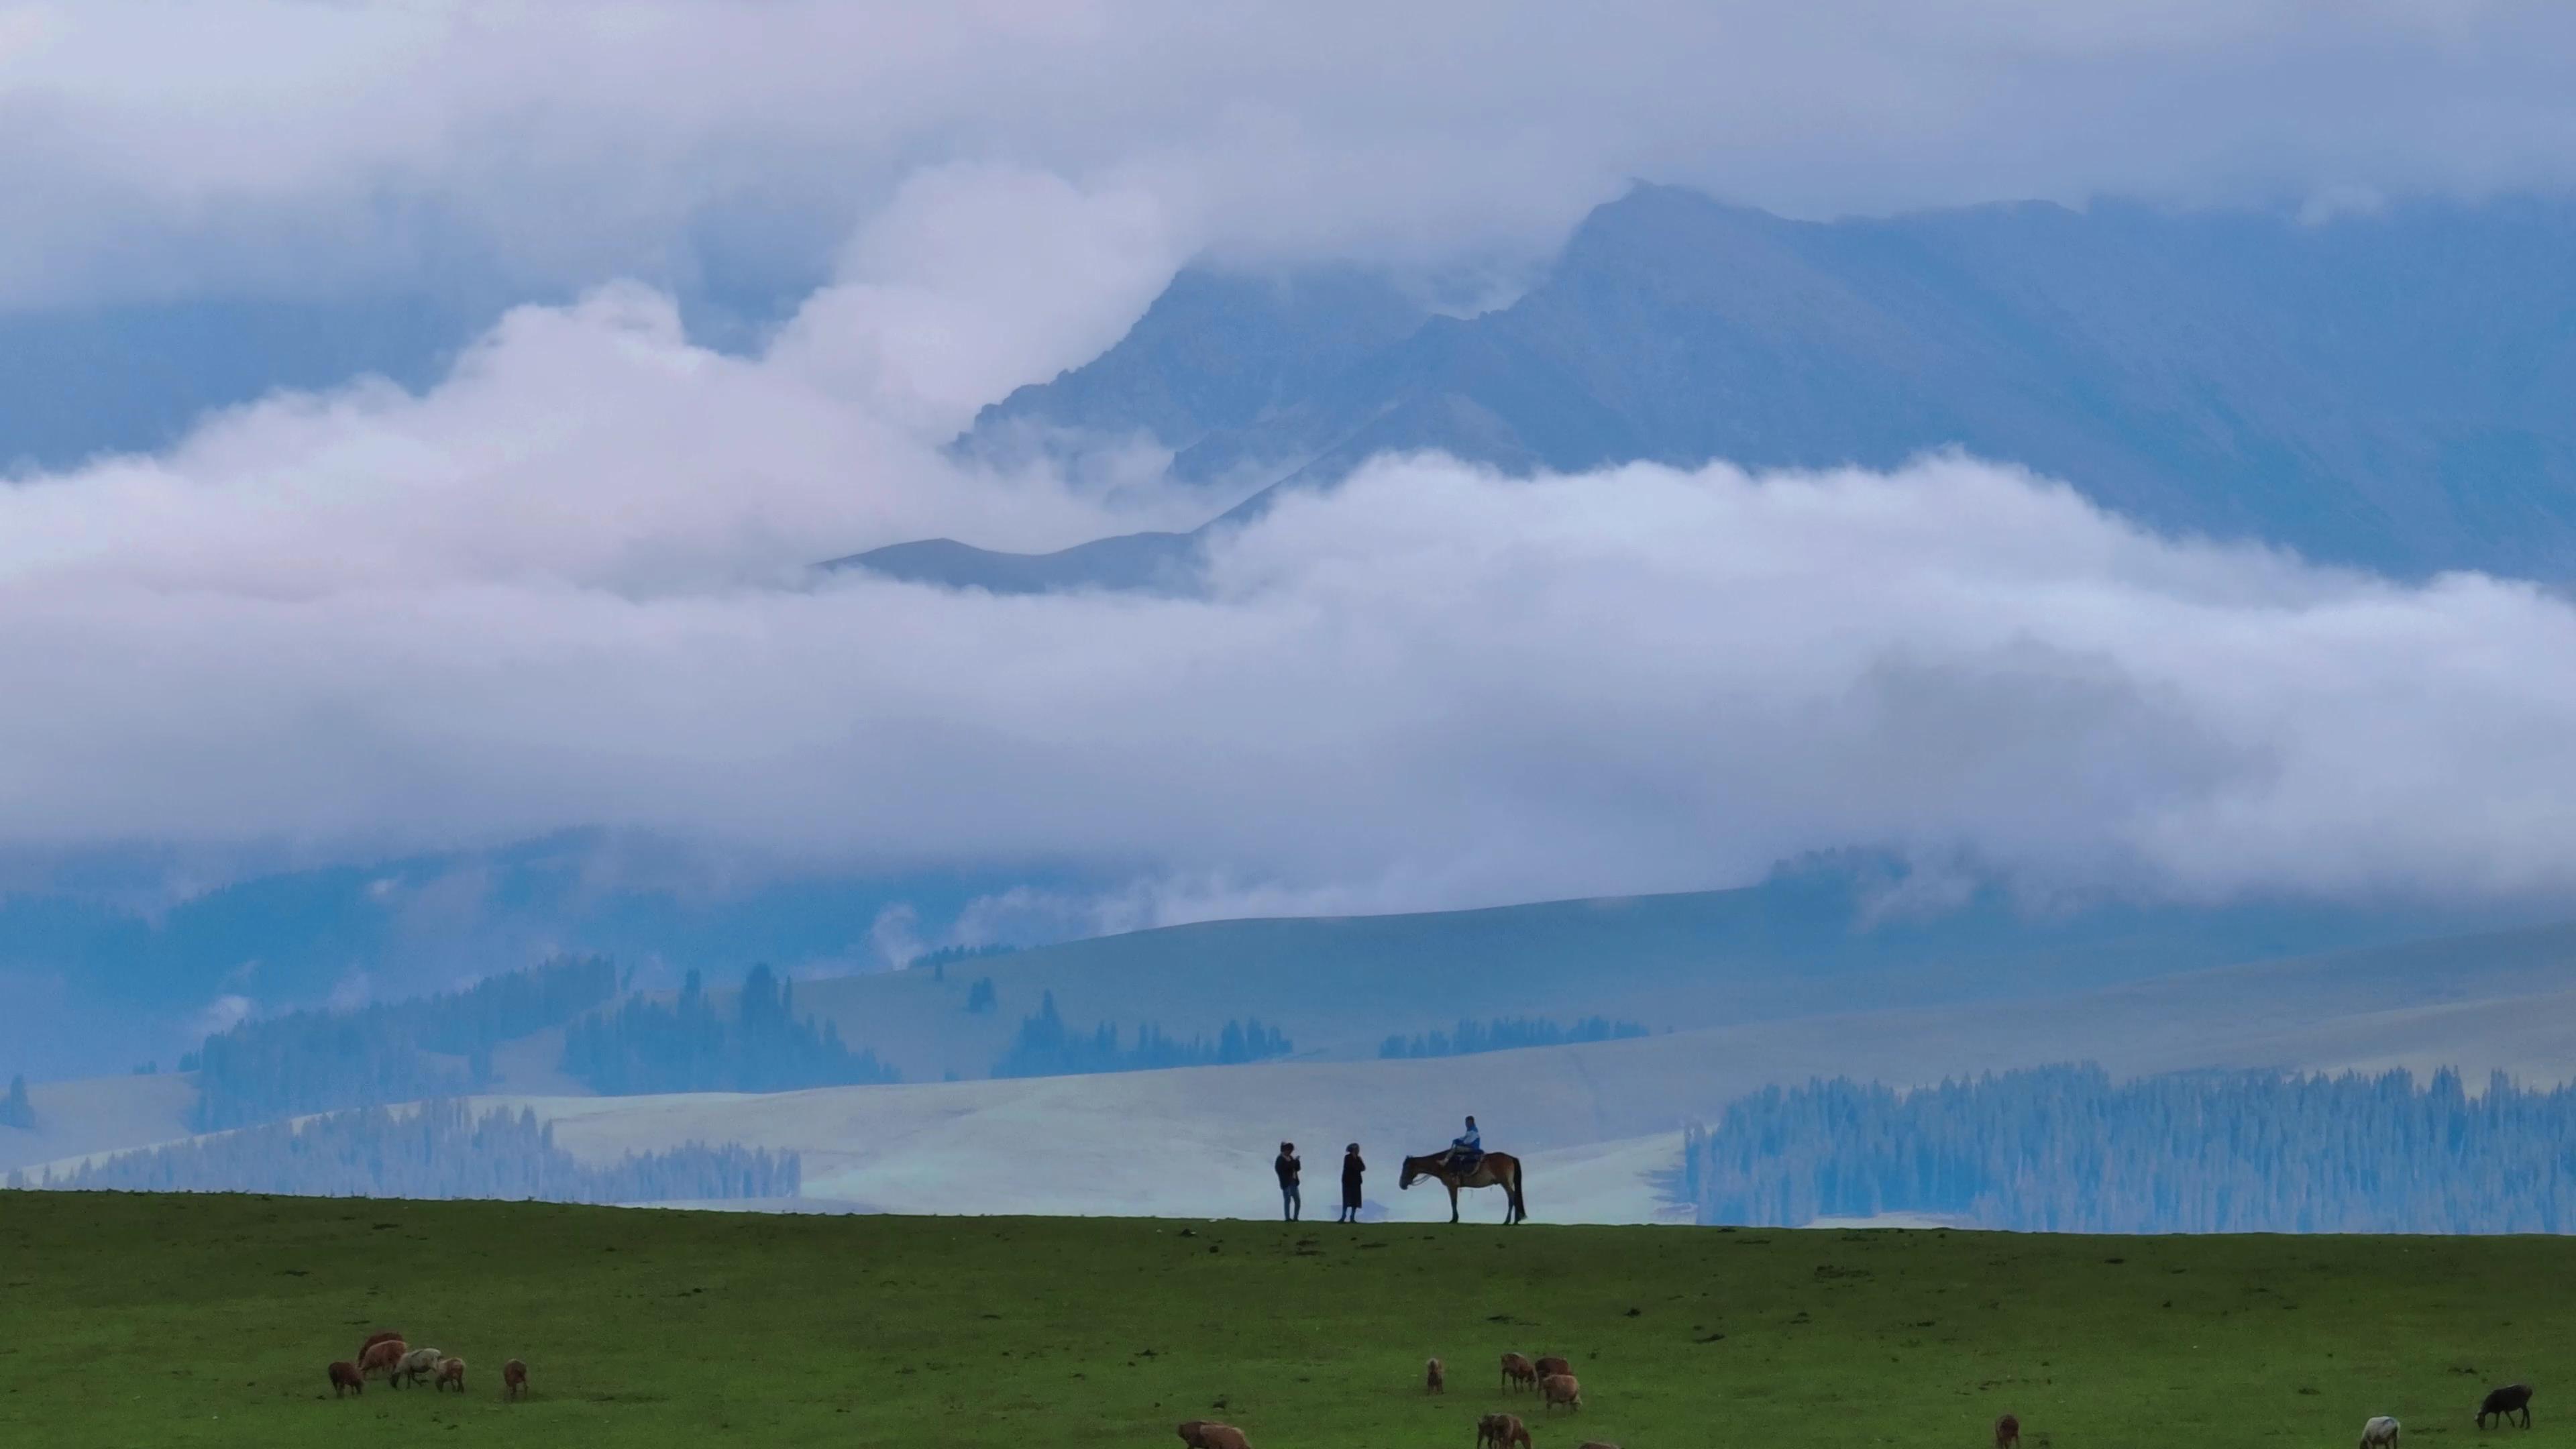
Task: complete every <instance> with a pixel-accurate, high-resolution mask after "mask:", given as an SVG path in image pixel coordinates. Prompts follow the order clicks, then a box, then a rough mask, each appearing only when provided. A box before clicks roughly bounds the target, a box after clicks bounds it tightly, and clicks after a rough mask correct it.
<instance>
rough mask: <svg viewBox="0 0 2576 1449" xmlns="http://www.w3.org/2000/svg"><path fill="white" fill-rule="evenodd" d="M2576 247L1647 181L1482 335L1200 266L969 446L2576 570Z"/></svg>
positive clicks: (907, 565)
mask: <svg viewBox="0 0 2576 1449" xmlns="http://www.w3.org/2000/svg"><path fill="white" fill-rule="evenodd" d="M2570 255H2576V204H2570V203H2568V202H2565V201H2558V200H2531V199H2524V200H2515V201H2506V202H2497V203H2493V204H2489V205H2483V206H2475V207H2471V206H2459V205H2435V204H2425V205H2418V206H2408V207H2401V208H2398V209H2395V210H2392V211H2387V212H2384V213H2375V214H2368V215H2348V216H2343V217H2339V218H2334V219H2329V220H2321V221H2311V220H2302V219H2300V218H2297V217H2294V216H2288V215H2270V214H2253V213H2227V212H2188V213H2184V212H2166V211H2160V210H2155V209H2150V208H2146V207H2140V206H2131V205H2121V204H2115V203H2103V204H2098V205H2095V206H2093V207H2091V208H2089V209H2087V210H2084V211H2081V212H2078V211H2071V210H2068V209H2066V208H2063V207H2059V206H2054V205H2044V204H2026V205H1998V206H1987V207H1977V208H1972V209H1966V210H1957V211H1943V212H1932V213H1924V214H1919V215H1911V216H1900V217H1894V218H1886V219H1856V220H1844V221H1834V222H1805V221H1791V220H1786V219H1783V218H1780V217H1776V216H1772V215H1768V214H1765V213H1763V212H1759V211H1753V210H1749V209H1746V208H1743V207H1737V206H1729V205H1726V204H1724V203H1722V202H1719V201H1716V200H1712V199H1710V198H1708V197H1705V196H1701V195H1698V194H1696V193H1693V192H1689V191H1683V190H1678V189H1674V188H1670V187H1659V186H1643V187H1639V188H1637V189H1636V190H1634V191H1632V192H1631V193H1629V194H1628V195H1627V196H1626V197H1624V198H1623V199H1621V200H1619V201H1616V202H1613V203H1611V204H1608V205H1605V206H1602V207H1601V208H1599V209H1598V210H1596V211H1594V212H1593V213H1592V214H1591V216H1590V217H1589V218H1587V219H1586V220H1585V221H1584V222H1583V224H1582V225H1581V226H1580V227H1579V228H1578V229H1577V230H1576V231H1575V233H1574V235H1573V237H1572V238H1571V239H1570V240H1569V241H1568V242H1567V244H1566V246H1565V248H1564V250H1563V252H1562V253H1561V254H1560V255H1559V256H1558V257H1557V258H1556V259H1555V261H1554V263H1553V264H1552V265H1551V266H1550V267H1548V268H1547V269H1546V270H1545V272H1544V273H1543V274H1542V275H1541V276H1539V277H1538V279H1537V280H1536V281H1535V282H1534V284H1532V285H1531V286H1530V287H1529V288H1528V289H1527V291H1526V292H1524V293H1523V294H1522V295H1520V296H1519V297H1518V298H1517V300H1514V301H1513V302H1511V303H1510V304H1509V305H1506V306H1502V307H1498V308H1495V309H1493V310H1490V311H1486V312H1483V313H1481V314H1478V315H1473V316H1456V315H1443V314H1436V313H1434V312H1433V310H1432V309H1431V307H1430V306H1429V305H1428V304H1427V303H1425V302H1423V301H1421V300H1419V299H1418V298H1416V297H1414V296H1412V295H1409V294H1408V293H1407V292H1406V291H1405V290H1404V289H1402V288H1400V287H1398V286H1396V285H1395V284H1393V283H1392V282H1389V281H1387V280H1384V279H1381V278H1375V277H1372V276H1370V275H1367V274H1364V273H1360V272H1356V271H1352V270H1347V269H1337V270H1318V271H1308V272H1301V273H1296V274H1293V275H1289V276H1285V277H1252V276H1242V275H1226V274H1220V273H1216V272H1210V271H1205V270H1197V271H1191V272H1187V273H1184V274H1183V275H1182V276H1181V277H1179V278H1178V279H1176V280H1175V281H1174V282H1173V283H1172V285H1171V287H1170V288H1169V289H1168V290H1167V291H1166V292H1165V293H1164V294H1163V295H1162V297H1161V298H1160V299H1158V300H1157V301H1156V302H1155V303H1154V305H1153V306H1152V307H1151V309H1149V310H1148V311H1147V312H1146V314H1145V315H1144V317H1143V318H1142V319H1140V320H1139V321H1138V322H1137V323H1136V324H1135V326H1134V328H1133V329H1132V330H1131V331H1130V332H1129V333H1128V334H1127V335H1126V337H1125V338H1124V339H1122V340H1121V341H1120V342H1119V343H1118V344H1117V345H1116V346H1114V347H1112V348H1110V349H1109V350H1108V351H1107V352H1106V353H1104V354H1102V355H1101V356H1100V357H1098V358H1097V359H1094V360H1093V361H1091V362H1089V363H1087V364H1084V365H1083V366H1081V367H1077V368H1074V369H1072V370H1070V371H1068V372H1065V373H1064V374H1062V375H1061V376H1059V377H1057V378H1056V379H1054V380H1053V381H1051V382H1048V383H1045V384H1041V385H1036V386H1030V387H1024V388H1021V389H1019V390H1018V391H1017V392H1014V393H1013V394H1011V395H1010V396H1009V397H1007V398H1005V399H1003V400H1002V401H1000V402H998V403H995V404H994V405H992V406H991V407H988V408H987V409H985V410H984V412H983V414H982V415H981V416H980V417H979V418H978V419H977V420H976V422H975V424H974V426H973V428H972V429H971V430H969V432H968V433H967V434H966V435H965V436H964V437H963V438H961V439H960V440H959V447H960V448H961V449H963V450H965V451H966V452H968V453H970V454H975V455H981V456H984V457H987V458H992V459H995V460H1003V461H1007V460H1010V459H1012V458H1015V457H1021V456H1025V455H1027V454H1028V453H1029V452H1030V451H1031V450H1040V451H1047V452H1052V453H1055V454H1058V455H1065V454H1075V453H1079V452H1081V451H1082V450H1084V449H1085V448H1096V447H1101V446H1115V445H1121V444H1133V443H1135V442H1137V441H1139V440H1143V441H1147V442H1150V444H1152V445H1153V446H1156V447H1159V448H1161V449H1165V450H1168V451H1169V453H1170V463H1169V472H1170V474H1171V475H1172V476H1173V477H1175V478H1177V479H1180V480H1184V481H1187V482H1191V483H1195V484H1199V485H1202V486H1204V487H1206V488H1207V489H1208V491H1209V494H1210V498H1211V509H1210V511H1211V514H1216V513H1218V512H1219V509H1220V507H1221V505H1222V504H1223V503H1227V502H1231V501H1232V500H1233V499H1235V498H1237V497H1240V496H1242V495H1243V494H1244V493H1246V492H1247V491H1249V492H1251V495H1252V496H1251V501H1250V502H1249V503H1247V504H1244V505H1243V506H1242V507H1239V508H1235V509H1233V510H1232V511H1231V512H1228V513H1226V514H1225V517H1226V518H1233V519H1240V518H1242V517H1244V516H1246V514H1247V513H1248V512H1249V511H1251V510H1257V509H1258V508H1260V507H1261V506H1262V503H1263V499H1264V497H1265V496H1266V493H1265V492H1263V491H1261V490H1267V489H1269V488H1273V487H1298V486H1309V485H1318V484H1327V483H1330V482H1332V481H1333V480H1335V479H1337V478H1339V477H1340V476H1342V475H1343V474H1345V473H1347V472H1348V471H1349V470H1350V469H1351V468H1353V467H1354V466H1356V465H1357V464H1359V463H1360V462H1361V461H1362V460H1364V459H1366V458H1368V457H1370V456H1373V455H1376V454H1380V453H1384V452H1388V451H1404V450H1421V449H1436V450H1440V451H1444V452H1447V453H1451V454H1454V455H1456V456H1458V457H1460V458H1464V459H1468V460H1472V461H1475V462H1478V463H1483V464H1487V465H1490V466H1492V467H1495V468H1498V469H1501V470H1503V471H1505V472H1508V473H1516V474H1517V473H1530V472H1536V471H1541V470H1553V471H1559V472H1571V471H1582V470H1587V469H1594V468H1600V467H1603V466H1605V465H1610V464H1617V463H1624V462H1632V461H1638V460H1649V461H1654V462H1660V463H1668V464H1675V465H1682V466H1689V465H1696V464H1700V463H1704V462H1707V461H1709V460H1712V459H1723V460H1726V461H1730V462H1733V463H1737V464H1741V465H1744V466H1747V467H1751V468H1775V467H1787V468H1815V467H1832V466H1836V465H1841V464H1860V465H1864V466H1872V467H1886V466H1890V465H1894V464H1896V463H1899V462H1901V461H1903V460H1904V459H1906V458H1907V457H1909V456H1912V455H1915V454H1918V453H1920V452H1922V451H1925V450H1928V449H1938V448H1945V447H1959V448H1964V449H1966V450H1968V451H1970V452H1972V453H1975V454H1978V455H1982V456H1985V457H1989V458H1994V459H1999V460H2003V461H2008V462H2013V463H2019V464H2022V465H2025V466H2027V467H2030V468H2032V469H2034V470H2036V471H2038V472H2040V473H2043V474H2047V475H2050V476H2053V477H2057V478H2060V479H2063V480H2065V481H2067V482H2069V483H2071V484H2073V485H2074V486H2075V487H2076V488H2078V489H2080V490H2081V491H2082V492H2084V493H2085V494H2086V495H2087V496H2089V497H2091V498H2093V499H2095V500H2097V501H2098V502H2100V503H2101V504H2103V505H2104V506H2106V507H2109V508H2111V509H2114V510H2117V511H2118V512H2120V513H2122V514H2124V515H2126V516H2127V517H2129V518H2131V519H2134V520H2136V521H2137V522H2140V523H2143V524H2146V525H2148V526H2151V527H2153V528H2157V529H2160V530H2166V531H2170V532H2175V533H2184V534H2205V535H2211V536H2215V537H2219V538H2227V539H2258V540H2262V541H2265V542H2269V543H2273V544H2279V545H2283V546H2286V547H2289V548H2293V549H2296V550H2298V551H2299V552H2301V553H2303V554H2305V555H2307V556H2309V557H2312V558H2315V559H2319V560H2323V561H2328V562H2335V563H2345V564H2354V565H2361V566H2366V567H2370V568H2374V569H2379V570H2384V571H2389V572H2394V573H2398V574H2404V575H2415V574H2422V573H2426V572H2431V571H2438V570H2443V569H2454V568H2476V569H2486V570H2492V571H2500V572H2506V573H2513V574H2521V575H2531V576H2537V577H2542V578H2549V579H2557V578H2563V577H2566V576H2567V575H2568V574H2569V573H2570V572H2571V569H2570V567H2569V561H2570V560H2571V559H2576V409H2571V408H2570V407H2569V406H2567V400H2568V399H2569V398H2571V397H2576V274H2571V272H2570V270H2569V269H2568V268H2567V266H2566V265H2565V259H2566V258H2567V257H2568V256H2570ZM1222 522H1223V520H1222V519H1220V520H1218V524H1217V526H1222ZM1204 533H1205V530H1201V531H1200V533H1199V534H1146V535H1132V536H1128V537H1124V538H1118V539H1108V540H1101V541H1098V542H1094V543H1091V544H1086V545H1083V546H1081V547H1079V548H1075V549H1071V550H1067V551H1065V552H1063V553H1059V554H1053V555H1043V556H1022V555H1008V554H997V553H992V552H988V551H984V550H980V549H976V548H974V547H973V546H972V543H973V541H972V540H925V541H922V542H919V543H913V544H902V545H896V546H894V547H891V548H886V549H880V550H876V551H873V552H871V553H867V554H862V555H859V556H857V558H856V559H854V560H845V561H843V562H856V563H859V564H863V565H865V566H868V567H871V568H875V569H878V570H881V571H884V572H888V573H892V574H896V575H899V576H904V577H911V578H920V579H927V580H931V581H936V582H942V583H950V584H961V585H973V586H978V587H985V588H991V589H995V590H1002V591H1026V590H1034V589H1045V588H1053V587H1069V586H1115V587H1137V586H1143V587H1158V586H1159V587H1186V585H1187V580H1188V573H1189V567H1190V560H1191V558H1192V556H1193V551H1194V548H1195V545H1196V542H1197V540H1198V538H1200V537H1203V536H1204Z"/></svg>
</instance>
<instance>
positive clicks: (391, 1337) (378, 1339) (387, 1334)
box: [358, 1328, 402, 1363]
mask: <svg viewBox="0 0 2576 1449" xmlns="http://www.w3.org/2000/svg"><path fill="white" fill-rule="evenodd" d="M400 1342H402V1335H401V1334H399V1333H396V1332H394V1331H393V1330H392V1329H390V1328H388V1329H386V1330H384V1331H383V1332H381V1333H371V1334H368V1335H367V1341H366V1342H364V1343H362V1344H359V1345H358V1360H359V1362H361V1363H363V1362H365V1361H366V1357H367V1350H368V1349H371V1348H374V1347H375V1346H376V1345H377V1344H380V1343H400Z"/></svg>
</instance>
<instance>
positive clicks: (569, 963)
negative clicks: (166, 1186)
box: [191, 957, 618, 1132]
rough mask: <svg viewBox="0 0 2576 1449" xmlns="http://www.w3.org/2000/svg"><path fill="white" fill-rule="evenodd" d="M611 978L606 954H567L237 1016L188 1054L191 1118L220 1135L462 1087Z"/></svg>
mask: <svg viewBox="0 0 2576 1449" xmlns="http://www.w3.org/2000/svg"><path fill="white" fill-rule="evenodd" d="M617 985H618V983H617V969H616V967H615V966H614V965H612V964H611V963H609V962H608V961H606V960H602V959H599V958H596V957H579V958H567V959H563V960H557V961H550V962H548V963H546V964H544V965H542V966H535V967H531V968H529V969H528V970H525V971H513V972H508V973H506V974H503V975H499V976H493V977H489V978H487V979H485V980H483V981H481V982H479V983H477V984H476V985H474V986H472V987H470V988H468V989H467V990H464V991H459V992H451V993H448V994H446V995H441V996H430V997H424V998H420V999H418V1000H413V1001H398V1002H390V1003H385V1004H381V1005H376V1006H369V1007H365V1008H362V1009H360V1010H357V1011H299V1012H295V1013H293V1014H291V1015H287V1016H281V1017H274V1018H271V1019H269V1020H266V1021H249V1022H244V1023H242V1024H241V1025H239V1026H236V1027H234V1028H233V1029H232V1030H230V1031H226V1032H221V1033H218V1034H217V1035H215V1036H211V1037H208V1038H207V1039H206V1044H205V1046H204V1047H203V1048H202V1049H201V1050H200V1051H199V1052H198V1053H197V1054H196V1058H197V1061H196V1070H197V1106H196V1109H195V1113H194V1116H193V1118H192V1120H191V1125H192V1126H193V1127H194V1129H195V1130H196V1131H199V1132H220V1131H224V1130H226V1129H228V1128H233V1127H241V1126H246V1125H248V1124H250V1123H253V1122H270V1121H275V1120H276V1119H278V1118H280V1117H292V1116H301V1115H305V1114H308V1113H313V1112H329V1111H335V1110H337V1109H339V1108H342V1107H367V1106H375V1105H378V1104H381V1103H387V1102H411V1101H418V1100H420V1099H423V1098H427V1097H441V1096H452V1095H455V1094H457V1093H461V1092H470V1091H473V1090H475V1089H476V1088H478V1087H481V1086H483V1085H485V1084H486V1083H488V1082H489V1081H490V1080H491V1076H492V1048H493V1047H494V1046H496V1045H498V1044H500V1043H502V1042H505V1041H509V1040H511V1039H512V1038H514V1037H521V1036H526V1035H527V1034H528V1033H530V1032H534V1031H542V1030H544V1029H545V1028H547V1027H551V1026H561V1025H562V1024H564V1023H565V1022H567V1021H570V1020H572V1019H573V1018H574V1017H575V1016H577V1015H579V1014H580V1013H582V1012H584V1011H588V1010H589V1009H591V1008H592V1007H594V1006H597V1005H598V1004H599V1003H601V1002H603V1001H606V1000H608V999H609V998H610V997H612V996H615V995H616V994H617ZM442 1057H445V1058H455V1059H461V1060H441V1058H442Z"/></svg>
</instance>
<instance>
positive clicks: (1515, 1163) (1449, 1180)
mask: <svg viewBox="0 0 2576 1449" xmlns="http://www.w3.org/2000/svg"><path fill="white" fill-rule="evenodd" d="M1421 1177H1431V1178H1437V1179H1439V1181H1440V1185H1441V1186H1442V1187H1445V1188H1447V1189H1449V1221H1451V1222H1453V1223H1454V1222H1456V1221H1458V1189H1460V1188H1462V1187H1499V1188H1501V1189H1502V1190H1503V1192H1504V1193H1505V1194H1506V1195H1507V1196H1509V1197H1510V1198H1511V1200H1512V1205H1511V1209H1510V1211H1508V1212H1506V1213H1505V1214H1504V1215H1503V1221H1504V1222H1506V1223H1516V1222H1519V1221H1520V1220H1521V1219H1523V1218H1525V1217H1528V1216H1529V1205H1528V1203H1527V1202H1526V1201H1525V1200H1524V1199H1523V1198H1522V1197H1521V1160H1520V1159H1519V1158H1517V1157H1514V1156H1512V1155H1511V1154H1510V1153H1508V1152H1488V1153H1486V1154H1485V1155H1484V1156H1483V1157H1481V1158H1478V1159H1477V1160H1476V1166H1475V1167H1474V1169H1473V1170H1471V1171H1469V1172H1468V1173H1467V1174H1466V1175H1465V1176H1463V1177H1462V1176H1460V1175H1459V1174H1458V1171H1457V1170H1456V1169H1455V1168H1453V1167H1451V1166H1450V1165H1449V1154H1448V1153H1446V1152H1434V1153H1432V1154H1431V1155H1430V1156H1428V1157H1408V1158H1406V1159H1404V1176H1402V1177H1401V1178H1399V1179H1397V1181H1396V1184H1395V1185H1396V1188H1397V1189H1398V1190H1399V1191H1401V1190H1402V1189H1404V1188H1408V1187H1411V1186H1413V1182H1414V1179H1416V1178H1421Z"/></svg>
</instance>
